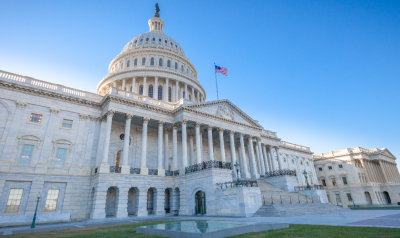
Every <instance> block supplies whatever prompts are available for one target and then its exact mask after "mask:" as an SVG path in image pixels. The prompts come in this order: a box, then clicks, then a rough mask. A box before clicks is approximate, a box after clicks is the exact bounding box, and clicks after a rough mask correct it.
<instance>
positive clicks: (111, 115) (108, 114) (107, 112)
mask: <svg viewBox="0 0 400 238" xmlns="http://www.w3.org/2000/svg"><path fill="white" fill-rule="evenodd" d="M114 113H115V110H111V109H110V110H107V111H106V113H104V115H106V116H107V117H113V116H114Z"/></svg>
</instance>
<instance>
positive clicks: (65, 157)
mask: <svg viewBox="0 0 400 238" xmlns="http://www.w3.org/2000/svg"><path fill="white" fill-rule="evenodd" d="M59 149H61V150H65V156H64V163H63V165H62V167H56V159H57V154H58V150H59ZM68 150H69V148H64V147H62V146H60V147H57V149H56V151H55V153H54V163H53V168H58V169H63V168H64V167H65V162H66V160H67V155H68Z"/></svg>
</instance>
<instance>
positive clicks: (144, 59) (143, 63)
mask: <svg viewBox="0 0 400 238" xmlns="http://www.w3.org/2000/svg"><path fill="white" fill-rule="evenodd" d="M145 64H146V58H144V57H143V59H142V65H145Z"/></svg>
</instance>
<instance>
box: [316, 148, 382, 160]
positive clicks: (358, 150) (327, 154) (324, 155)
mask: <svg viewBox="0 0 400 238" xmlns="http://www.w3.org/2000/svg"><path fill="white" fill-rule="evenodd" d="M377 152H379V149H378V148H373V149H364V148H362V147H353V148H346V149H341V150H335V151H330V152H325V153H321V154H316V155H313V159H322V158H332V157H336V156H341V155H346V154H358V153H366V154H373V153H377Z"/></svg>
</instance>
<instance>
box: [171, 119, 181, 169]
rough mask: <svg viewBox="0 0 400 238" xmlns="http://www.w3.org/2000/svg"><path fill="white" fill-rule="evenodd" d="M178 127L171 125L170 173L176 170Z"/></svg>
mask: <svg viewBox="0 0 400 238" xmlns="http://www.w3.org/2000/svg"><path fill="white" fill-rule="evenodd" d="M178 126H179V124H174V125H172V171H175V170H177V169H178Z"/></svg>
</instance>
